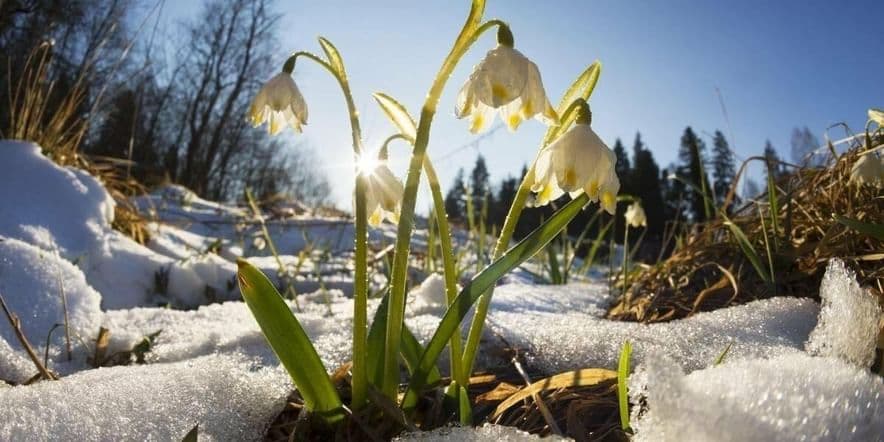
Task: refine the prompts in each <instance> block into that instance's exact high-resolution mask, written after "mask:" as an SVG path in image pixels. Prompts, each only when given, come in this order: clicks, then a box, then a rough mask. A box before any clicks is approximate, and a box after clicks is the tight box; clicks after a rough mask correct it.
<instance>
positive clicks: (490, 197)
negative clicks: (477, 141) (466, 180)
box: [469, 155, 495, 225]
mask: <svg viewBox="0 0 884 442" xmlns="http://www.w3.org/2000/svg"><path fill="white" fill-rule="evenodd" d="M490 176H491V175H490V174H489V173H488V166H487V164H486V163H485V157H483V156H482V155H479V156H478V157H477V158H476V164H475V165H474V166H473V171H472V172H470V189H469V191H470V196H471V197H472V199H473V216H474V217H475V218H474V219H475V220H476V222H480V219H481V216H482V214H483V211H485V210H487V211H488V212H485V215H486V216H490V215H491V213H489V212H491V210H490V209H491V208H492V207H494V205H495V203H494V194H493V193H492V190H491V182H490ZM485 222H486V225H490V223H489V220H488V219H486V220H485Z"/></svg>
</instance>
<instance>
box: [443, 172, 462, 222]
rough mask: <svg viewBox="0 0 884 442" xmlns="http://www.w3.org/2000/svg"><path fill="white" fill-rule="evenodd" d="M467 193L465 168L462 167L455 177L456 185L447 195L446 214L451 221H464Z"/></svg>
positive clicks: (454, 184)
mask: <svg viewBox="0 0 884 442" xmlns="http://www.w3.org/2000/svg"><path fill="white" fill-rule="evenodd" d="M465 191H466V183H465V182H464V171H463V167H461V168H460V169H458V170H457V175H455V176H454V183H453V184H452V185H451V188H450V189H448V193H447V194H446V195H445V212H446V213H447V214H448V219H450V220H451V221H463V220H464V195H465Z"/></svg>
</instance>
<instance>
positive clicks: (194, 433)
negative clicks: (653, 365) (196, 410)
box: [181, 424, 200, 442]
mask: <svg viewBox="0 0 884 442" xmlns="http://www.w3.org/2000/svg"><path fill="white" fill-rule="evenodd" d="M199 434H200V424H196V425H194V426H193V428H191V429H190V431H188V432H187V434H185V435H184V439H181V442H197V441H198V440H199V437H198V436H199Z"/></svg>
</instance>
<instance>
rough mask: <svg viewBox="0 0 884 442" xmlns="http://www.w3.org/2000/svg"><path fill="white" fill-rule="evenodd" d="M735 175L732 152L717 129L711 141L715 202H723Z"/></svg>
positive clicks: (719, 203)
mask: <svg viewBox="0 0 884 442" xmlns="http://www.w3.org/2000/svg"><path fill="white" fill-rule="evenodd" d="M735 175H736V167H735V165H734V154H733V152H731V149H730V146H729V145H728V142H727V139H726V138H724V134H722V133H721V131H719V130H717V131H715V138H714V139H713V141H712V178H713V179H714V180H715V184H714V185H713V189H714V190H715V199H716V203H717V204H718V205H719V206H720V205H721V204H723V203H724V199H725V197H726V196H727V193H728V192H729V191H730V189H731V185H732V184H733V182H734V176H735Z"/></svg>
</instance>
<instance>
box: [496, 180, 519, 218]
mask: <svg viewBox="0 0 884 442" xmlns="http://www.w3.org/2000/svg"><path fill="white" fill-rule="evenodd" d="M518 190H519V179H518V178H516V177H512V176H509V177H506V178H504V180H503V181H501V182H500V187H499V188H498V190H497V198H495V201H494V203H495V204H494V207H493V208H491V210H490V213H489V218H488V224H490V225H495V226H497V228H498V231H500V228H501V227H503V223H504V221H506V216H507V214H508V213H509V210H510V206H511V205H512V204H513V200H514V199H516V192H518Z"/></svg>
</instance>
